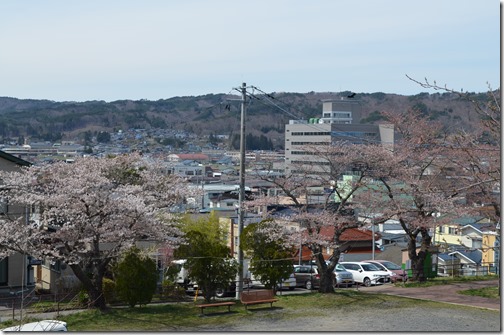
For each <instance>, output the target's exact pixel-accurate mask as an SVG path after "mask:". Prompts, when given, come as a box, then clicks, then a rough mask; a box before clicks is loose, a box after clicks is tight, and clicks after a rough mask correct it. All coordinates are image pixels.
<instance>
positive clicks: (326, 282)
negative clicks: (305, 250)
mask: <svg viewBox="0 0 504 335" xmlns="http://www.w3.org/2000/svg"><path fill="white" fill-rule="evenodd" d="M313 248H316V247H315V246H313ZM314 250H315V249H312V252H313V251H314ZM313 254H314V255H316V256H315V261H316V263H317V267H318V272H319V276H320V284H319V289H318V291H319V292H320V293H333V292H334V282H333V277H334V273H333V268H330V267H328V266H327V264H326V262H325V260H324V256H323V255H322V250H321V249H320V248H317V249H316V252H313Z"/></svg>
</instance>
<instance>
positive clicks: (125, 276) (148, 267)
mask: <svg viewBox="0 0 504 335" xmlns="http://www.w3.org/2000/svg"><path fill="white" fill-rule="evenodd" d="M114 274H115V279H116V292H117V296H118V297H119V298H120V299H121V300H123V301H125V302H126V303H127V304H128V305H129V306H130V307H135V306H136V305H145V304H148V303H149V302H151V301H152V297H153V296H154V293H155V292H156V288H157V277H158V273H157V267H156V262H154V261H153V260H152V259H150V258H149V257H146V256H142V255H140V250H139V249H138V248H136V247H133V248H131V249H130V250H129V251H128V252H126V254H125V256H124V257H123V259H122V260H121V261H120V262H119V263H118V264H117V267H116V268H115V271H114Z"/></svg>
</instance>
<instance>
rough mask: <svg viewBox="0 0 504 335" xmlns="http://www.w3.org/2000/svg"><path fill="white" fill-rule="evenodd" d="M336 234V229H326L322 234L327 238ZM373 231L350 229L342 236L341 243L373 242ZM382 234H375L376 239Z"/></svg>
mask: <svg viewBox="0 0 504 335" xmlns="http://www.w3.org/2000/svg"><path fill="white" fill-rule="evenodd" d="M333 232H334V227H326V228H325V229H323V230H321V233H322V234H323V235H325V236H327V237H331V236H332V235H333ZM372 234H373V233H372V231H371V230H367V229H366V230H363V229H359V228H349V229H347V230H345V231H344V232H343V233H342V234H341V236H340V241H371V240H372V239H373V235H372ZM379 236H380V234H379V233H377V232H375V237H379Z"/></svg>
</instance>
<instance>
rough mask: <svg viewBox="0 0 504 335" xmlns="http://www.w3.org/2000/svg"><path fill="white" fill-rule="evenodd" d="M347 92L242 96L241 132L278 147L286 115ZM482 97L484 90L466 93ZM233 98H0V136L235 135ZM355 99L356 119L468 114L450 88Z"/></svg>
mask: <svg viewBox="0 0 504 335" xmlns="http://www.w3.org/2000/svg"><path fill="white" fill-rule="evenodd" d="M349 93H350V92H348V91H345V92H325V93H317V92H309V93H271V94H268V95H264V94H258V95H257V94H255V95H253V96H251V97H250V98H249V99H248V101H247V114H246V115H247V118H246V132H247V134H252V135H254V136H260V135H264V136H266V137H267V138H268V139H269V140H272V141H273V143H275V146H277V147H281V146H283V137H284V125H285V124H286V123H288V122H289V120H293V119H303V120H305V119H308V118H311V117H320V116H321V113H322V100H324V99H340V98H342V97H347V95H348V94H349ZM474 97H475V98H476V99H486V93H477V94H474ZM237 99H239V96H231V95H225V94H208V95H202V96H187V97H174V98H170V99H161V100H157V101H149V100H136V101H133V100H118V101H113V102H105V101H86V102H68V101H67V102H56V101H49V100H31V99H16V98H10V97H0V140H2V139H3V140H4V141H5V140H6V139H12V138H17V137H18V136H23V137H28V138H33V139H35V138H36V139H40V140H53V139H54V137H56V136H59V137H60V138H62V139H64V140H76V139H78V138H82V137H83V134H84V132H86V131H92V132H95V131H117V130H119V129H122V130H125V129H130V128H141V129H149V128H164V129H173V130H185V131H188V132H192V133H195V134H197V135H211V134H213V135H221V134H222V135H231V136H232V135H236V134H238V133H239V132H240V102H239V101H237ZM354 99H355V100H358V101H360V103H361V105H362V118H363V119H362V120H361V123H364V122H365V123H375V122H379V121H380V120H381V117H380V113H381V112H383V111H396V112H399V111H407V110H410V109H417V110H419V111H421V112H422V113H425V114H427V115H429V117H430V118H432V119H435V120H440V121H442V122H443V123H444V124H445V125H446V126H448V127H451V128H461V127H463V128H467V127H468V126H469V125H470V124H471V122H473V121H474V120H473V119H474V118H475V117H476V116H475V115H474V114H473V113H472V111H473V109H472V106H471V104H470V103H468V102H467V101H466V100H463V99H461V98H459V96H458V95H456V94H452V93H434V94H429V93H420V94H418V95H413V96H403V95H397V94H386V93H381V92H377V93H357V94H356V95H355V97H354Z"/></svg>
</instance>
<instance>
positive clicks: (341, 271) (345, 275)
mask: <svg viewBox="0 0 504 335" xmlns="http://www.w3.org/2000/svg"><path fill="white" fill-rule="evenodd" d="M334 274H335V279H336V280H335V283H334V286H335V287H351V286H352V285H353V284H355V282H354V279H353V275H352V273H351V272H350V271H347V269H345V267H344V266H343V265H341V264H336V267H335V268H334Z"/></svg>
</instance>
